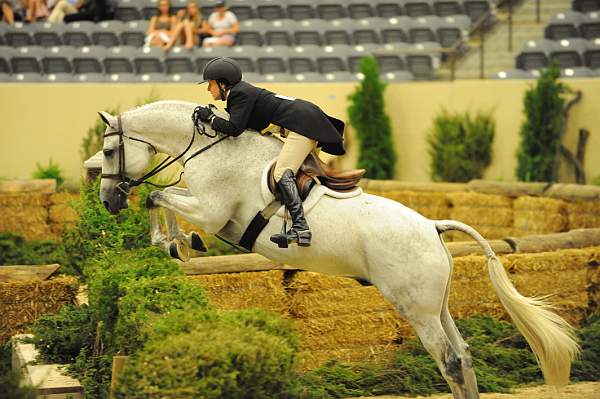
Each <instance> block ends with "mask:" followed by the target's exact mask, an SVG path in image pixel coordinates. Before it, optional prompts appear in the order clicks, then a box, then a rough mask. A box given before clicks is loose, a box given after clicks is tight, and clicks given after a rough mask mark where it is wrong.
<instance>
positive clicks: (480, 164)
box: [427, 110, 495, 182]
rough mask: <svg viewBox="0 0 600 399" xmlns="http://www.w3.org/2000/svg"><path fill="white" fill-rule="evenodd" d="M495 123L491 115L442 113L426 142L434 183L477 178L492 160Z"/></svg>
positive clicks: (445, 111) (434, 122)
mask: <svg viewBox="0 0 600 399" xmlns="http://www.w3.org/2000/svg"><path fill="white" fill-rule="evenodd" d="M494 131H495V124H494V120H493V119H492V117H491V115H489V114H485V113H483V112H478V113H477V114H476V115H475V116H474V117H473V116H471V114H470V113H469V112H465V113H462V114H461V113H450V112H448V111H447V110H442V112H441V113H440V114H438V115H437V116H436V117H435V119H434V121H433V128H432V129H431V130H430V131H429V133H428V136H427V142H428V144H429V155H430V156H431V164H430V165H431V178H432V179H433V180H434V181H450V182H466V181H469V180H472V179H478V178H481V177H482V176H483V172H484V170H485V168H486V167H487V166H489V164H490V162H491V160H492V143H493V141H494Z"/></svg>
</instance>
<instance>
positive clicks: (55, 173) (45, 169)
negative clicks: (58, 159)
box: [32, 159, 65, 190]
mask: <svg viewBox="0 0 600 399" xmlns="http://www.w3.org/2000/svg"><path fill="white" fill-rule="evenodd" d="M35 165H36V169H35V171H34V172H33V175H32V177H33V178H34V179H54V180H56V189H57V190H60V188H61V186H62V184H63V183H64V182H65V179H64V177H63V171H62V170H61V168H60V166H59V165H58V164H57V163H54V162H53V161H52V159H50V161H49V162H48V165H40V164H39V163H36V164H35Z"/></svg>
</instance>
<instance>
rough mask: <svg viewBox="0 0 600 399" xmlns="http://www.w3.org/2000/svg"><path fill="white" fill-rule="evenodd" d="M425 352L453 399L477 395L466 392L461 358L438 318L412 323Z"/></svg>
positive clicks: (471, 398) (469, 398)
mask: <svg viewBox="0 0 600 399" xmlns="http://www.w3.org/2000/svg"><path fill="white" fill-rule="evenodd" d="M413 326H414V327H415V330H416V331H417V335H418V336H419V338H420V339H421V342H422V343H423V346H425V349H427V352H429V354H430V355H431V356H432V357H433V359H434V360H435V362H436V364H437V366H438V368H439V370H440V372H441V373H442V376H443V377H444V379H445V380H446V382H447V383H448V385H449V386H450V389H451V390H452V395H453V396H454V399H475V398H479V395H478V394H477V393H475V396H473V394H472V392H469V390H467V387H466V385H465V380H466V379H465V375H464V373H463V367H462V363H463V361H462V358H461V356H460V354H459V353H458V352H457V351H456V350H455V349H454V347H453V345H452V342H451V341H450V339H449V338H448V336H447V335H446V332H445V331H444V329H443V327H442V323H441V320H440V318H439V317H433V316H432V317H429V318H428V319H424V320H420V321H419V322H416V323H413Z"/></svg>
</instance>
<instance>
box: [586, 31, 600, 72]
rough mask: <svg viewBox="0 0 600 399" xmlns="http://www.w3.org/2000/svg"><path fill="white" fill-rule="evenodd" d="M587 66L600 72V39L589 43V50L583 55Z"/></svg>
mask: <svg viewBox="0 0 600 399" xmlns="http://www.w3.org/2000/svg"><path fill="white" fill-rule="evenodd" d="M583 59H584V63H585V66H587V67H588V68H592V69H598V70H600V38H599V39H594V41H593V42H588V44H587V48H586V50H585V52H584V53H583Z"/></svg>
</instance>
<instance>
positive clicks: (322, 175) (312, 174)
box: [268, 151, 366, 201]
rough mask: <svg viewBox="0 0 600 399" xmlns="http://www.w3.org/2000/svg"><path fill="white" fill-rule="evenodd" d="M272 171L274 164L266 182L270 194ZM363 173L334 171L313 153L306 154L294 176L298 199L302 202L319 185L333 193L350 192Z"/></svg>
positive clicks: (358, 170) (272, 182) (272, 180)
mask: <svg viewBox="0 0 600 399" xmlns="http://www.w3.org/2000/svg"><path fill="white" fill-rule="evenodd" d="M274 170H275V163H273V165H272V166H271V168H270V169H269V175H268V179H269V180H268V181H269V190H271V193H273V194H276V192H277V190H276V188H275V187H276V183H275V178H274V177H273V171H274ZM365 172H366V170H365V169H353V170H335V169H333V168H332V167H331V166H329V165H327V164H326V163H325V162H323V161H322V160H321V159H320V158H319V156H318V155H317V154H316V153H315V152H314V151H313V152H311V153H310V154H308V156H307V157H306V159H305V160H304V163H303V164H302V166H301V167H300V170H299V171H298V173H297V174H296V185H297V186H298V193H300V198H301V199H302V200H303V201H304V200H305V199H306V197H308V194H310V190H312V188H313V187H315V186H316V185H317V184H319V183H320V184H322V185H324V186H325V187H329V188H330V189H332V190H334V191H339V192H348V191H352V190H354V189H355V188H356V185H357V184H358V182H359V181H360V179H361V178H362V177H363V176H364V174H365Z"/></svg>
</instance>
